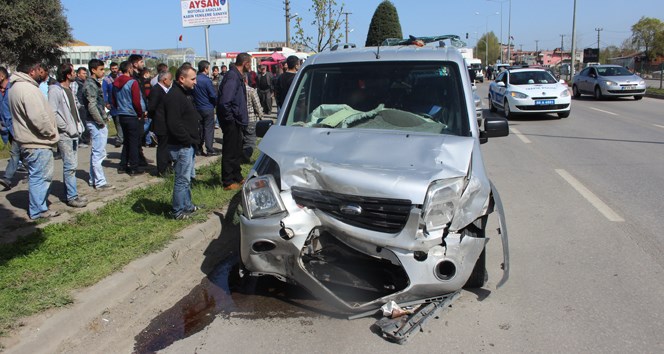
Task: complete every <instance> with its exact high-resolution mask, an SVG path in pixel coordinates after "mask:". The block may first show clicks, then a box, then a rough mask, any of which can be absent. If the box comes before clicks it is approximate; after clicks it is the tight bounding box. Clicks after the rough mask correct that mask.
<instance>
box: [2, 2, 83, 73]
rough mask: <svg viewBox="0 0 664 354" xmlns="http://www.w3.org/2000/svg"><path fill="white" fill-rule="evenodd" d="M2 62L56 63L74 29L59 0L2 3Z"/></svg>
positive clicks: (13, 63)
mask: <svg viewBox="0 0 664 354" xmlns="http://www.w3.org/2000/svg"><path fill="white" fill-rule="evenodd" d="M0 14H2V18H1V19H0V48H2V49H0V63H2V62H4V63H6V64H10V65H17V64H19V63H22V62H30V61H44V62H47V63H49V64H55V63H57V60H58V59H59V58H60V57H61V56H62V54H63V52H62V51H61V50H60V47H61V46H65V45H67V43H69V42H71V39H72V37H71V28H70V27H69V23H68V22H67V18H66V17H65V15H64V11H63V8H62V4H61V3H60V0H13V1H2V2H0Z"/></svg>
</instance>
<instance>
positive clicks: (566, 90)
mask: <svg viewBox="0 0 664 354" xmlns="http://www.w3.org/2000/svg"><path fill="white" fill-rule="evenodd" d="M568 96H569V90H568V89H565V90H564V91H563V92H561V93H560V97H568Z"/></svg>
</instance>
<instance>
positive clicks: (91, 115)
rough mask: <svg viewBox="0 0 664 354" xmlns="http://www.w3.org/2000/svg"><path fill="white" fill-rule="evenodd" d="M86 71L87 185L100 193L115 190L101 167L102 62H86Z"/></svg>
mask: <svg viewBox="0 0 664 354" xmlns="http://www.w3.org/2000/svg"><path fill="white" fill-rule="evenodd" d="M88 69H90V76H89V77H88V79H87V80H85V84H84V85H83V107H84V109H83V111H84V115H85V117H84V118H85V119H84V120H85V125H86V126H87V127H88V130H89V131H90V143H91V145H92V149H90V179H89V180H88V184H89V185H90V186H92V187H94V189H96V190H99V191H102V190H108V189H113V188H115V187H114V186H112V185H110V184H108V183H107V182H106V175H105V174H104V168H103V167H102V165H101V163H102V162H103V161H104V160H105V159H106V140H107V139H108V128H107V127H106V109H105V103H104V94H103V92H102V89H101V83H100V81H101V79H102V78H103V77H104V62H103V61H101V60H99V59H91V60H90V62H88Z"/></svg>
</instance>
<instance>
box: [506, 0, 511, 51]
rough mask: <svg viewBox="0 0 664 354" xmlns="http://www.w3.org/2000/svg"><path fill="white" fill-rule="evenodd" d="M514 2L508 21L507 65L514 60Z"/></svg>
mask: <svg viewBox="0 0 664 354" xmlns="http://www.w3.org/2000/svg"><path fill="white" fill-rule="evenodd" d="M511 57H512V0H510V8H509V17H508V20H507V63H508V64H509V62H510V60H511V59H512V58H511Z"/></svg>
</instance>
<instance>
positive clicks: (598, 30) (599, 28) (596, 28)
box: [595, 27, 604, 61]
mask: <svg viewBox="0 0 664 354" xmlns="http://www.w3.org/2000/svg"><path fill="white" fill-rule="evenodd" d="M595 31H597V59H598V60H597V61H599V33H600V32H601V31H604V28H601V27H595Z"/></svg>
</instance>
